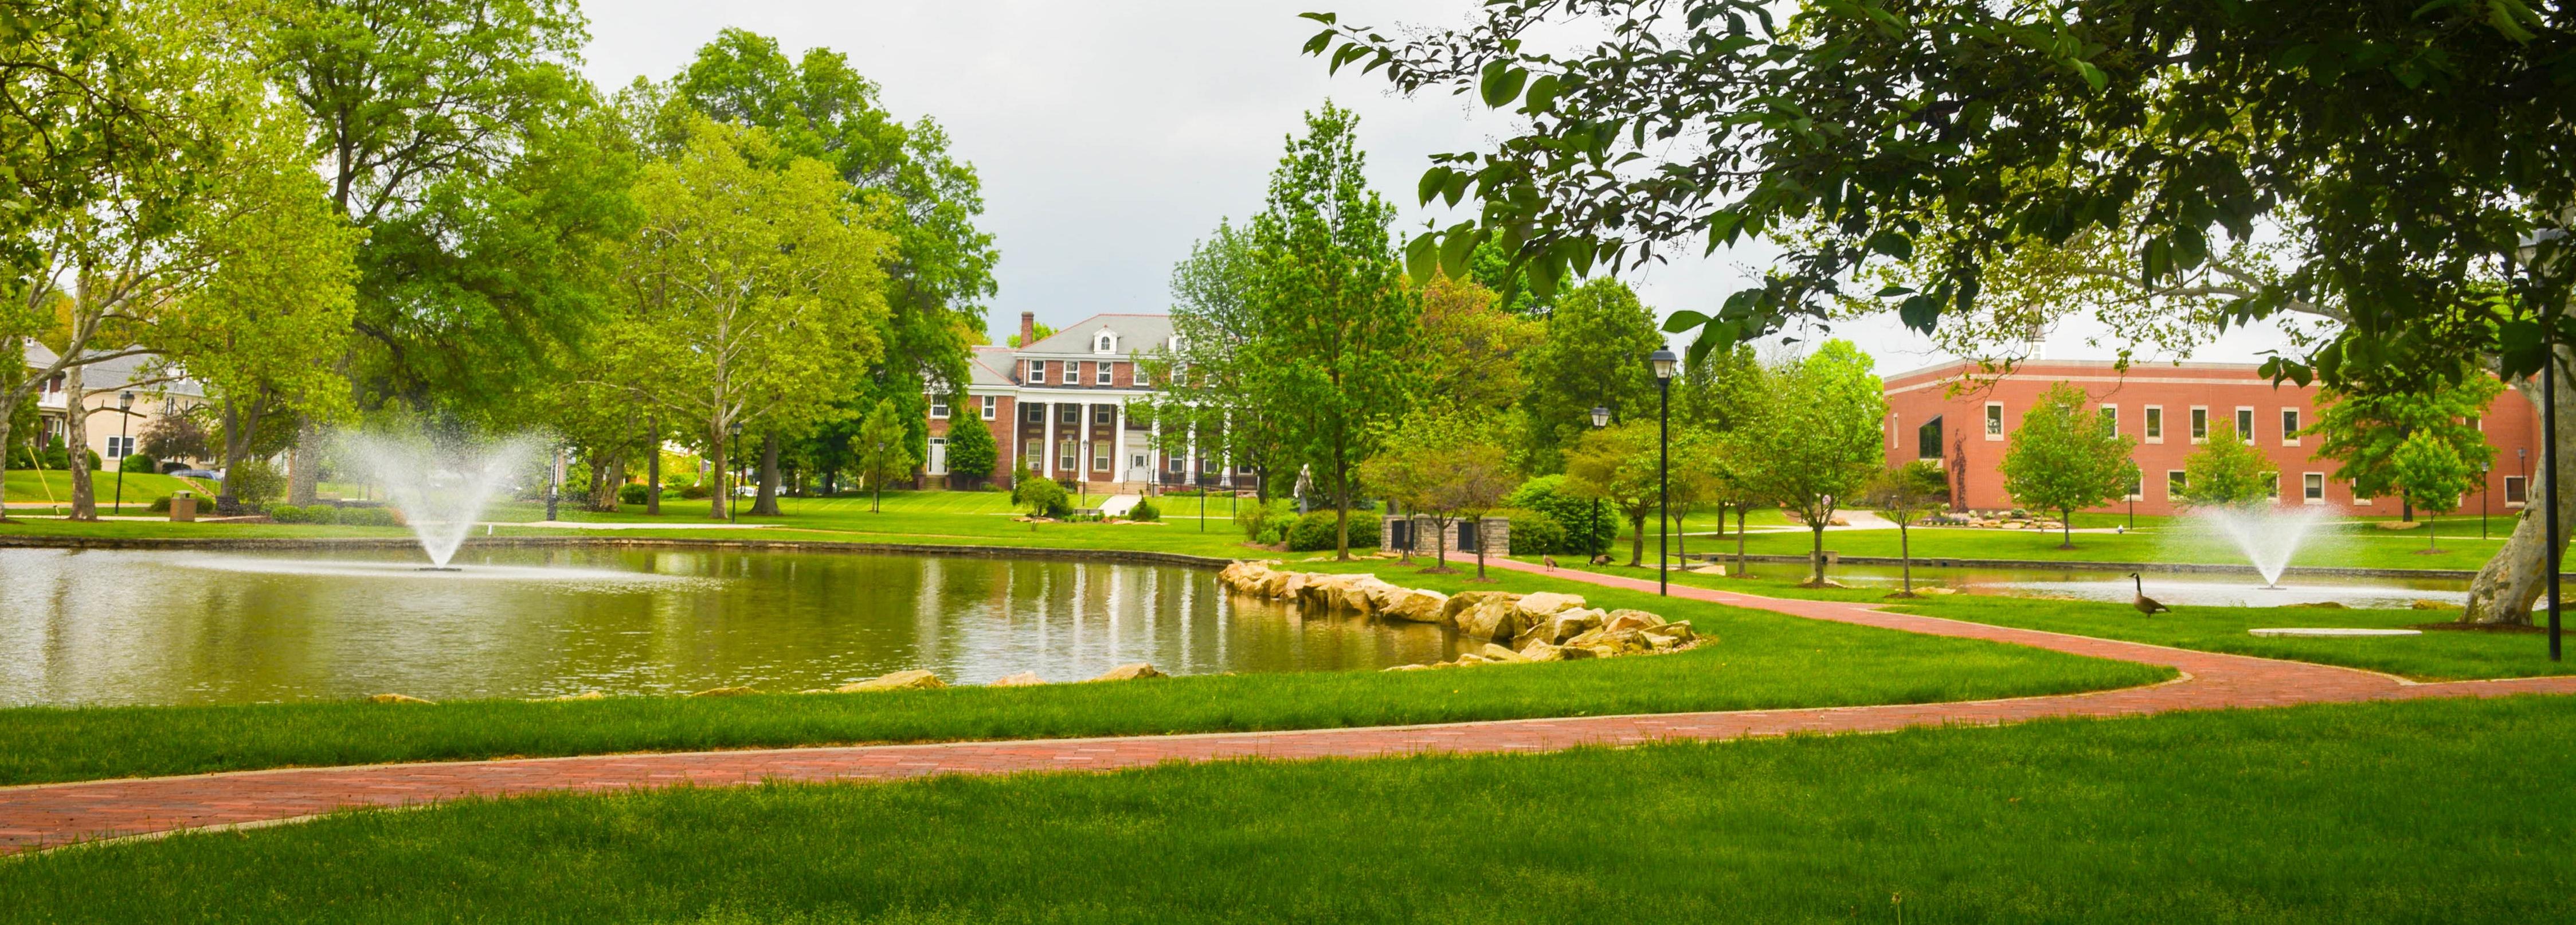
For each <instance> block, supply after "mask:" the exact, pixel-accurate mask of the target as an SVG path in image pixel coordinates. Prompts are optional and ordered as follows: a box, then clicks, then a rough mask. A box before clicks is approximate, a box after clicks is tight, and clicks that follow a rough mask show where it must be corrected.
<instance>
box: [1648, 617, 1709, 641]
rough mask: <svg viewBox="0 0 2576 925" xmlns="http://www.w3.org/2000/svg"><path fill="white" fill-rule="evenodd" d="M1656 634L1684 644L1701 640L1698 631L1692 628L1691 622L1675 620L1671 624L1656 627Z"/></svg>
mask: <svg viewBox="0 0 2576 925" xmlns="http://www.w3.org/2000/svg"><path fill="white" fill-rule="evenodd" d="M1655 634H1656V635H1659V636H1671V637H1673V638H1675V639H1679V640H1682V641H1684V642H1688V641H1691V640H1694V639H1698V638H1699V633H1698V631H1697V630H1694V629H1692V628H1691V621H1689V620H1675V621H1673V622H1671V623H1666V624H1664V625H1662V626H1658V627H1655Z"/></svg>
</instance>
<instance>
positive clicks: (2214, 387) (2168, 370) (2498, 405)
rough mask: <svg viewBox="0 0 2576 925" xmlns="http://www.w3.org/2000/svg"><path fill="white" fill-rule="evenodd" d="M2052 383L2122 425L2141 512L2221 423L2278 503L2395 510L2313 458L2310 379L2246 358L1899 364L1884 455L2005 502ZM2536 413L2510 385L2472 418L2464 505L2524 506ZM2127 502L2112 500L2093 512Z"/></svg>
mask: <svg viewBox="0 0 2576 925" xmlns="http://www.w3.org/2000/svg"><path fill="white" fill-rule="evenodd" d="M1969 380H1973V381H1969ZM2060 382H2065V383H2071V384H2073V385H2074V386H2075V387H2077V388H2080V389H2083V390H2084V394H2085V395H2087V396H2089V397H2090V398H2091V399H2092V402H2091V404H2092V406H2093V407H2095V408H2098V409H2102V410H2103V412H2104V413H2105V414H2107V415H2109V416H2110V417H2111V418H2112V421H2113V426H2115V427H2117V428H2118V429H2119V432H2120V433H2122V434H2126V435H2128V436H2129V437H2132V438H2135V439H2136V440H2137V442H2138V448H2137V457H2136V458H2137V461H2138V468H2139V470H2140V471H2141V473H2142V474H2143V477H2142V478H2141V480H2140V481H2141V483H2142V484H2140V485H2139V486H2138V493H2137V495H2136V496H2135V498H2134V500H2135V501H2136V504H2137V511H2138V513H2141V514H2170V513H2174V512H2175V511H2176V510H2177V508H2178V505H2177V504H2176V503H2175V501H2174V495H2175V491H2174V488H2175V483H2176V482H2178V481H2179V480H2180V479H2181V477H2182V470H2183V460H2184V458H2185V457H2188V456H2190V455H2191V453H2192V450H2193V449H2194V448H2195V447H2196V446H2197V445H2198V444H2200V443H2203V442H2206V439H2207V437H2208V435H2209V434H2210V433H2213V432H2214V431H2215V430H2216V429H2217V428H2219V427H2220V426H2222V425H2228V424H2233V425H2234V426H2235V427H2236V429H2237V432H2238V433H2239V434H2240V435H2242V436H2244V437H2247V438H2249V439H2250V442H2252V443H2253V444H2254V445H2255V446H2257V447H2260V448H2262V450H2263V452H2264V454H2265V455H2266V456H2269V457H2270V458H2271V460H2272V463H2273V464H2274V465H2276V466H2278V467H2280V472H2281V475H2280V479H2281V484H2280V499H2281V500H2280V503H2282V504H2284V505H2299V504H2316V505H2328V506H2334V507H2342V508H2348V509H2350V510H2351V511H2352V512H2353V513H2356V514H2372V513H2387V514H2395V513H2396V512H2397V511H2398V510H2399V508H2398V505H2397V503H2396V502H2395V501H2394V500H2393V499H2386V498H2357V497H2354V496H2353V490H2352V484H2351V483H2350V482H2338V481H2335V480H2334V478H2333V473H2334V470H2335V464H2334V463H2332V462H2329V461H2325V460H2319V459H2316V458H2315V454H2316V444H2317V438H2315V437H2313V436H2310V437H2300V436H2296V433H2297V431H2298V430H2299V429H2300V428H2303V427H2307V426H2310V425H2312V424H2314V423H2316V415H2317V406H2316V389H2315V388H2314V387H2302V386H2298V385H2293V384H2289V383H2284V384H2282V385H2280V386H2277V387H2276V386H2274V385H2273V384H2272V382H2271V381H2270V380H2268V379H2265V378H2263V376H2262V375H2261V374H2260V373H2259V372H2258V371H2257V368H2256V367H2255V366H2253V365H2252V364H2237V363H2183V364H2180V365H2148V364H2136V365H2132V366H2131V367H2130V368H2129V369H2128V370H2127V371H2125V372H2123V371H2121V370H2119V369H2117V368H2115V367H2114V366H2113V364H2111V363H2110V362H2108V361H2096V360H2032V361H2029V362H2026V363H2023V364H2021V365H2020V366H2019V367H2017V368H2015V369H2014V370H2013V371H2012V373H2010V374H2009V375H2006V376H2003V377H2001V378H2000V379H1995V378H1993V377H1988V376H1981V375H1980V374H1979V373H1978V370H1977V367H1976V365H1975V364H1973V363H1968V362H1964V361H1963V362H1954V363H1945V364H1941V365H1938V366H1932V367H1928V368H1924V369H1918V370H1913V371H1911V372H1904V373H1898V374H1896V375H1893V376H1889V377H1887V379H1886V389H1887V422H1886V436H1887V458H1888V461H1889V462H1890V463H1899V462H1907V461H1911V460H1915V459H1936V460H1940V461H1941V463H1942V465H1943V467H1944V468H1946V469H1948V470H1949V472H1950V484H1951V493H1952V498H1951V504H1952V506H1953V507H1954V508H1959V509H1967V510H1996V509H2003V508H2010V507H2013V506H2014V505H2013V502H2012V498H2011V497H2010V496H2009V495H2006V494H2005V493H2004V488H2003V482H2004V477H2003V456H2004V448H2005V447H2006V446H2008V445H2009V443H2008V440H2009V437H2010V435H2011V433H2012V431H2013V429H2014V428H2017V427H2020V426H2021V416H2022V414H2023V412H2025V411H2027V410H2029V408H2030V407H2031V405H2033V404H2034V403H2036V402H2037V401H2038V400H2039V396H2040V394H2041V393H2043V392H2046V391H2047V390H2048V388H2049V387H2050V386H2052V385H2055V384H2057V383H2060ZM1953 386H1957V388H1953ZM2537 418H2538V415H2536V414H2534V413H2533V411H2532V408H2531V403H2530V402H2529V401H2528V400H2525V399H2524V398H2523V397H2522V395H2521V394H2520V393H2517V392H2514V391H2512V390H2509V389H2508V390H2506V391H2505V393H2504V394H2503V395H2501V396H2499V397H2497V399H2496V401H2495V404H2494V405H2492V406H2491V407H2490V408H2489V410H2488V413H2487V416H2486V417H2485V418H2483V419H2481V420H2479V421H2478V422H2477V425H2478V429H2479V430H2480V431H2481V432H2482V433H2484V434H2486V438H2487V443H2488V444H2489V445H2491V446H2493V447H2495V448H2496V457H2495V462H2494V464H2493V465H2492V466H2491V467H2490V468H2489V470H2488V471H2487V473H2486V480H2485V481H2486V484H2485V494H2486V495H2487V497H2486V498H2484V499H2481V498H2478V497H2476V496H2471V497H2468V498H2464V499H2462V501H2463V504H2462V509H2463V510H2468V511H2475V510H2478V509H2479V506H2480V504H2481V502H2482V501H2483V502H2484V503H2486V504H2487V505H2489V509H2490V510H2493V511H2496V512H2499V513H2501V512H2505V511H2509V510H2519V509H2521V507H2522V504H2523V494H2524V491H2525V490H2526V488H2527V487H2528V486H2529V485H2530V484H2531V474H2532V472H2533V471H2534V469H2535V468H2536V467H2537V466H2538V465H2539V461H2540V450H2539V445H2540V444H2539V437H2540V432H2539V430H2538V429H2537ZM2127 509H2128V506H2127V504H2126V503H2119V504H2114V505H2112V506H2109V507H2105V508H2099V509H2097V510H2104V511H2118V510H2127Z"/></svg>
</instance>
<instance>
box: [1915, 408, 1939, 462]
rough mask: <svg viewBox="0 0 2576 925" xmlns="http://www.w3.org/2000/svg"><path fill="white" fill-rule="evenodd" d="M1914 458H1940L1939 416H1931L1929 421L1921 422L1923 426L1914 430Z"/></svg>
mask: <svg viewBox="0 0 2576 925" xmlns="http://www.w3.org/2000/svg"><path fill="white" fill-rule="evenodd" d="M1914 458H1916V459H1939V458H1941V416H1940V415H1937V414H1936V415H1933V416H1932V419H1931V420H1929V421H1925V422H1923V426H1921V427H1917V428H1915V429H1914Z"/></svg>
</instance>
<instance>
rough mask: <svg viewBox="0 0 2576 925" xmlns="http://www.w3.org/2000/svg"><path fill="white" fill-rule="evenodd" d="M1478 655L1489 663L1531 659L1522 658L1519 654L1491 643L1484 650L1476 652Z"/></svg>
mask: <svg viewBox="0 0 2576 925" xmlns="http://www.w3.org/2000/svg"><path fill="white" fill-rule="evenodd" d="M1476 654H1477V655H1481V656H1484V657H1485V660H1486V661H1489V662H1526V661H1529V659H1526V658H1522V657H1521V654H1520V653H1518V652H1514V651H1512V650H1510V649H1508V648H1505V647H1503V646H1500V645H1497V644H1495V643H1490V642H1489V643H1486V644H1485V647H1484V648H1482V649H1478V650H1476Z"/></svg>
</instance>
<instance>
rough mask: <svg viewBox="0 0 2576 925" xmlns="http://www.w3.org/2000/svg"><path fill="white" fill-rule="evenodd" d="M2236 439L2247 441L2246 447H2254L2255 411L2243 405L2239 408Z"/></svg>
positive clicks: (2237, 411)
mask: <svg viewBox="0 0 2576 925" xmlns="http://www.w3.org/2000/svg"><path fill="white" fill-rule="evenodd" d="M2236 439H2238V440H2243V441H2245V445H2246V446H2253V445H2254V409H2252V408H2247V407H2244V406H2241V405H2240V406H2238V407H2237V409H2236Z"/></svg>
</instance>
